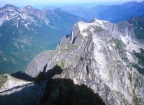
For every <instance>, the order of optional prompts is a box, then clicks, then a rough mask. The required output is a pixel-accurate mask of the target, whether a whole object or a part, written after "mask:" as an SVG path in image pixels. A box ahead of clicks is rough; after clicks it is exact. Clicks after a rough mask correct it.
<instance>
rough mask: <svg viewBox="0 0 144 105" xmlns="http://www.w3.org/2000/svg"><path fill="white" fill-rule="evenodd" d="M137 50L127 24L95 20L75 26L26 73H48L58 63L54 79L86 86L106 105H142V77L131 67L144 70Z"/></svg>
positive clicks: (27, 69)
mask: <svg viewBox="0 0 144 105" xmlns="http://www.w3.org/2000/svg"><path fill="white" fill-rule="evenodd" d="M140 49H144V47H143V45H142V44H141V43H139V40H138V39H137V38H136V37H135V34H134V31H133V29H132V27H131V25H129V23H128V22H120V23H117V24H113V23H110V22H107V21H101V20H97V19H94V20H93V21H91V23H84V22H79V23H77V24H75V26H74V27H73V30H72V33H71V35H70V36H66V37H63V38H62V39H61V41H60V43H59V45H58V46H57V48H56V50H54V51H44V52H41V53H40V54H39V55H38V56H36V57H35V59H34V60H33V61H31V63H30V64H29V65H28V67H27V68H26V71H25V72H26V73H27V74H29V75H31V76H32V77H34V76H35V75H37V74H38V73H39V72H40V71H41V72H42V69H43V68H42V67H43V66H44V65H46V64H47V67H46V71H48V70H50V69H51V68H53V67H54V66H55V65H56V64H57V65H59V66H60V67H61V68H63V72H62V73H61V74H60V75H55V76H54V77H53V78H67V79H71V80H73V82H74V84H77V85H82V84H85V85H86V86H87V87H89V88H91V89H92V90H93V91H94V92H95V93H98V94H99V95H100V96H101V97H102V99H103V100H104V102H105V103H106V104H107V105H121V104H126V105H143V103H144V100H143V99H144V94H143V93H144V88H143V87H144V76H143V75H142V73H141V72H139V70H138V69H137V68H136V67H135V66H134V65H137V66H139V67H141V68H142V69H143V67H144V66H142V65H141V64H138V62H139V59H138V56H137V55H138V53H141V50H140ZM133 51H135V53H134V52H133ZM135 54H137V55H135ZM39 61H40V62H39ZM41 65H43V66H41Z"/></svg>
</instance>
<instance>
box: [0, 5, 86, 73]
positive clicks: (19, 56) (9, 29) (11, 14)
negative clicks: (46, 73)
mask: <svg viewBox="0 0 144 105" xmlns="http://www.w3.org/2000/svg"><path fill="white" fill-rule="evenodd" d="M81 20H83V21H84V19H82V18H80V17H78V16H74V15H72V14H69V13H66V12H64V11H61V10H60V9H55V10H53V11H44V10H38V9H35V8H33V7H31V6H26V7H25V8H18V7H15V6H13V5H5V6H4V7H2V8H0V73H12V72H15V71H19V70H20V71H23V70H24V69H25V67H26V65H27V64H28V63H29V62H30V61H31V60H32V59H33V58H34V57H35V56H36V55H37V54H38V53H39V52H41V51H43V50H47V49H55V47H56V45H57V44H58V42H59V40H60V38H61V37H62V36H64V35H67V34H70V32H71V29H72V26H73V25H74V24H75V23H76V22H78V21H81Z"/></svg>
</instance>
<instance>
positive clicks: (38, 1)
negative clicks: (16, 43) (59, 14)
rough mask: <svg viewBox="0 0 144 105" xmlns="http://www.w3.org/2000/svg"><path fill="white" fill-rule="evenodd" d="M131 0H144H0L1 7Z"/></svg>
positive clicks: (109, 2)
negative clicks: (8, 5) (7, 5)
mask: <svg viewBox="0 0 144 105" xmlns="http://www.w3.org/2000/svg"><path fill="white" fill-rule="evenodd" d="M129 1H138V2H141V1H144V0H101V1H98V0H89V1H87V0H79V1H77V0H69V1H67V0H61V2H60V1H59V0H53V1H47V0H30V1H29V0H25V1H21V2H19V1H18V0H15V1H11V0H5V1H0V7H3V6H5V5H6V4H12V5H15V6H18V7H25V6H27V5H31V6H34V7H36V8H43V7H45V6H54V7H62V6H84V7H93V6H96V5H100V4H102V5H110V4H121V3H124V2H129Z"/></svg>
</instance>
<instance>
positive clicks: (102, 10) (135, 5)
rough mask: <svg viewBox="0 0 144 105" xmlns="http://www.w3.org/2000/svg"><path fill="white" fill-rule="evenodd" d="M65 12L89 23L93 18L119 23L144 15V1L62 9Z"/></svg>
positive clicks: (46, 8) (47, 8)
mask: <svg viewBox="0 0 144 105" xmlns="http://www.w3.org/2000/svg"><path fill="white" fill-rule="evenodd" d="M44 9H45V10H49V9H50V10H52V9H55V8H54V7H45V8H44ZM61 9H62V10H63V11H66V12H68V13H71V14H73V15H76V16H80V17H82V18H84V19H86V20H88V21H90V20H92V19H93V18H97V19H100V20H107V21H110V22H114V23H116V22H119V21H123V20H127V19H129V18H131V17H133V16H141V15H144V1H142V2H136V1H132V2H127V3H123V4H115V5H98V6H96V7H93V8H86V7H78V6H65V7H62V8H61Z"/></svg>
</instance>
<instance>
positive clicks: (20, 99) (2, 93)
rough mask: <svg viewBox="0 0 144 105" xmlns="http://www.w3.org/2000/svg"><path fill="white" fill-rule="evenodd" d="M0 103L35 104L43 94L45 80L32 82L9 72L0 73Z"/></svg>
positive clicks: (8, 104)
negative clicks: (37, 82)
mask: <svg viewBox="0 0 144 105" xmlns="http://www.w3.org/2000/svg"><path fill="white" fill-rule="evenodd" d="M4 78H5V79H6V81H5V82H4V83H3V84H1V83H2V82H0V105H37V104H38V103H39V101H40V98H41V97H42V95H43V91H44V89H45V84H46V81H42V82H41V83H39V84H34V82H32V81H26V80H22V79H18V78H15V77H13V76H11V75H9V74H3V75H0V79H1V80H2V79H3V80H4Z"/></svg>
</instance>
